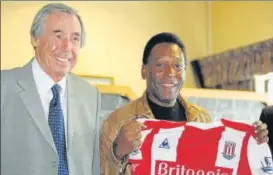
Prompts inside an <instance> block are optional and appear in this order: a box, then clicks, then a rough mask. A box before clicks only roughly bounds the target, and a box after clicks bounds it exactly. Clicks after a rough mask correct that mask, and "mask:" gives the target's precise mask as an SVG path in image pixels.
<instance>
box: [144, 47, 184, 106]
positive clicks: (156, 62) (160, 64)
mask: <svg viewBox="0 0 273 175" xmlns="http://www.w3.org/2000/svg"><path fill="white" fill-rule="evenodd" d="M142 75H143V77H144V78H146V84H147V93H148V97H149V98H150V99H151V100H152V101H153V102H154V103H156V104H158V105H161V106H166V107H169V106H173V105H174V103H175V101H176V99H177V97H178V95H179V93H180V90H181V88H182V86H183V83H184V79H185V78H184V77H185V59H184V54H183V52H182V50H181V49H180V47H179V46H178V45H177V44H172V43H160V44H157V45H155V46H154V47H153V49H152V50H151V53H150V56H149V58H148V63H147V64H146V65H143V67H142Z"/></svg>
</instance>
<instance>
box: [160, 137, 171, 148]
mask: <svg viewBox="0 0 273 175" xmlns="http://www.w3.org/2000/svg"><path fill="white" fill-rule="evenodd" d="M159 148H165V149H170V145H169V141H168V139H167V138H165V139H164V140H163V142H162V143H161V144H160V145H159Z"/></svg>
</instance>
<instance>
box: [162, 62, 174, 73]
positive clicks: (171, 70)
mask: <svg viewBox="0 0 273 175" xmlns="http://www.w3.org/2000/svg"><path fill="white" fill-rule="evenodd" d="M164 75H166V76H174V75H175V69H174V68H173V66H172V65H170V64H168V65H166V66H165V67H164Z"/></svg>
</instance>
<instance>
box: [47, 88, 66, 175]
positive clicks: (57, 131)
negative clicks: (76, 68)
mask: <svg viewBox="0 0 273 175" xmlns="http://www.w3.org/2000/svg"><path fill="white" fill-rule="evenodd" d="M51 90H52V92H53V98H52V100H51V102H50V105H49V116H48V124H49V127H50V130H51V133H52V136H53V140H54V143H55V146H56V149H57V152H58V156H59V166H58V175H68V165H67V156H66V141H65V126H64V116H63V111H62V106H61V100H60V90H61V87H60V86H59V85H58V84H55V85H54V86H53V87H52V88H51Z"/></svg>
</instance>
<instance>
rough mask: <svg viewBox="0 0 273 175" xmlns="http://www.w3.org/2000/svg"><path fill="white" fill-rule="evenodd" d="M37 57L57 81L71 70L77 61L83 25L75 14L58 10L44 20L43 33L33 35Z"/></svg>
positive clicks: (44, 68) (32, 40) (45, 69)
mask: <svg viewBox="0 0 273 175" xmlns="http://www.w3.org/2000/svg"><path fill="white" fill-rule="evenodd" d="M31 42H32V45H33V47H36V50H35V53H36V58H37V60H38V62H39V64H40V65H41V67H42V69H43V70H44V71H45V72H46V73H47V74H48V75H49V76H50V77H51V78H52V79H53V80H55V81H59V80H60V79H61V78H62V77H64V76H65V74H66V73H67V72H70V71H71V70H72V68H73V67H74V66H75V65H76V63H77V57H78V53H79V50H80V44H81V25H80V22H79V20H78V18H77V17H76V16H75V15H72V14H67V13H63V12H56V13H52V14H50V15H48V16H47V17H46V19H45V20H44V25H43V31H42V33H41V35H39V36H37V37H32V38H31Z"/></svg>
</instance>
